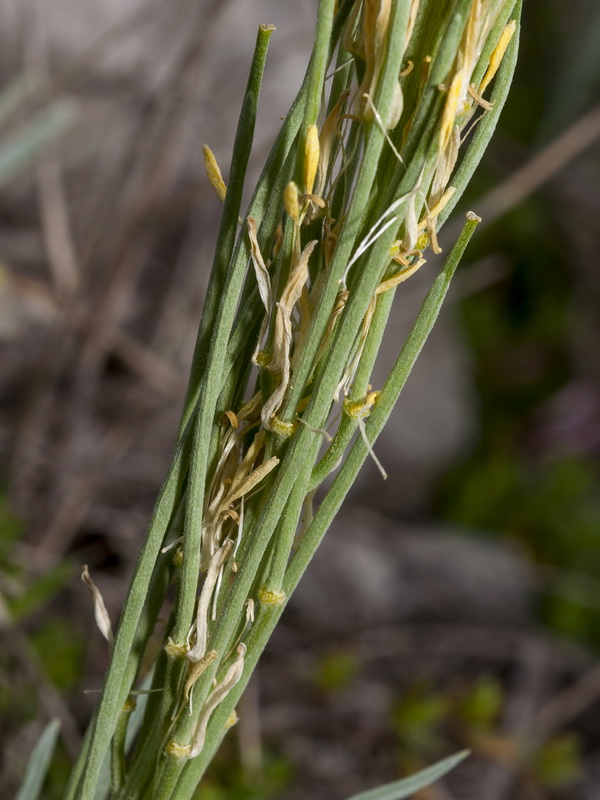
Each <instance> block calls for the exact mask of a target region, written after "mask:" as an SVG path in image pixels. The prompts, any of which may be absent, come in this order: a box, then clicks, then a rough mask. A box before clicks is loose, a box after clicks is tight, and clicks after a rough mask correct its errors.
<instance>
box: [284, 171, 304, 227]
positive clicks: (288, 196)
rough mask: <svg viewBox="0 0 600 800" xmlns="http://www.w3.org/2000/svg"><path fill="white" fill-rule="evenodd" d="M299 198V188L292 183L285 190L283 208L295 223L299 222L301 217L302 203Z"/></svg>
mask: <svg viewBox="0 0 600 800" xmlns="http://www.w3.org/2000/svg"><path fill="white" fill-rule="evenodd" d="M298 197H299V193H298V187H297V186H296V184H295V183H294V181H290V182H289V183H288V185H287V186H286V187H285V189H284V190H283V206H284V208H285V210H286V213H287V215H288V216H289V217H291V218H292V219H293V220H294V221H295V222H296V221H297V220H298V218H299V216H300V203H299V200H298Z"/></svg>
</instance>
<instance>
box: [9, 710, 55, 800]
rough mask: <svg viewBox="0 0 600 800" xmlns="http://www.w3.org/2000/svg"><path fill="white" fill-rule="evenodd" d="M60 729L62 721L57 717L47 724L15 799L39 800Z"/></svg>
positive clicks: (34, 749) (28, 763)
mask: <svg viewBox="0 0 600 800" xmlns="http://www.w3.org/2000/svg"><path fill="white" fill-rule="evenodd" d="M59 729H60V722H59V720H57V719H53V720H52V721H51V722H49V723H48V725H46V728H45V729H44V732H43V733H42V735H41V736H40V738H39V740H38V743H37V744H36V746H35V747H34V748H33V752H32V753H31V755H30V756H29V761H28V762H27V768H26V770H25V777H24V778H23V783H22V784H21V788H20V789H19V792H18V794H17V796H16V798H15V800H37V798H38V797H39V796H40V792H41V791H42V786H43V785H44V779H45V777H46V773H47V772H48V767H49V766H50V759H51V758H52V753H53V752H54V746H55V745H56V739H57V737H58V731H59Z"/></svg>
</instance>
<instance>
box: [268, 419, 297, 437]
mask: <svg viewBox="0 0 600 800" xmlns="http://www.w3.org/2000/svg"><path fill="white" fill-rule="evenodd" d="M271 430H272V431H273V432H274V433H278V434H279V435H280V436H292V435H293V434H294V432H295V430H296V425H295V424H294V423H293V422H284V421H283V420H282V419H279V417H278V416H274V417H271Z"/></svg>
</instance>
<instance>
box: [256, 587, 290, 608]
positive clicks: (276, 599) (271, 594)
mask: <svg viewBox="0 0 600 800" xmlns="http://www.w3.org/2000/svg"><path fill="white" fill-rule="evenodd" d="M286 599H287V598H286V594H285V592H281V591H270V590H269V589H267V587H266V586H263V587H262V588H261V589H259V590H258V602H259V603H260V604H261V606H280V605H281V604H282V603H285V601H286Z"/></svg>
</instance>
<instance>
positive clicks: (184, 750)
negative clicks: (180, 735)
mask: <svg viewBox="0 0 600 800" xmlns="http://www.w3.org/2000/svg"><path fill="white" fill-rule="evenodd" d="M191 752H192V746H191V745H189V744H177V742H173V741H170V742H169V743H168V744H167V746H166V747H165V753H166V754H167V755H168V756H171V757H172V758H176V759H177V760H178V761H187V759H188V758H189V757H190V755H191Z"/></svg>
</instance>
